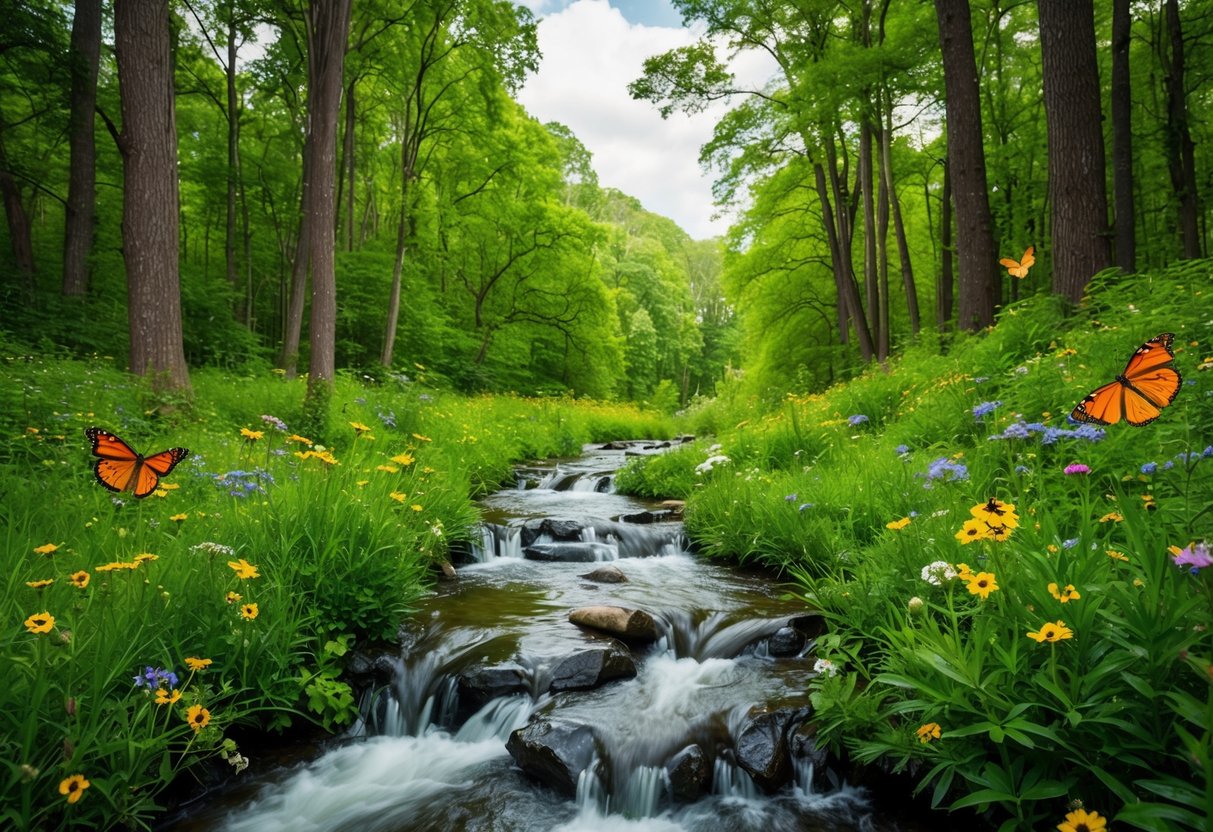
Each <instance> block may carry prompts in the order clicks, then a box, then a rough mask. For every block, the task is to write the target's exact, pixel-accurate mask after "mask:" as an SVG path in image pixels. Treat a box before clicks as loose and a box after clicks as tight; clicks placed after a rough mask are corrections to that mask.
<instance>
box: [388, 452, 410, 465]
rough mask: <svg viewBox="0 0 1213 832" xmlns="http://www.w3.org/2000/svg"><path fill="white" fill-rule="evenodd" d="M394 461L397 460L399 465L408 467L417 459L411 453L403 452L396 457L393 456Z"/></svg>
mask: <svg viewBox="0 0 1213 832" xmlns="http://www.w3.org/2000/svg"><path fill="white" fill-rule="evenodd" d="M392 462H395V463H397V464H399V465H403V466H404V467H406V468H407V467H408V466H410V465H412V464H413V463H414V462H416V459H415V458H414V457H413V456H412V455H411V454H408V453H403V454H396V455H395V456H394V457H392Z"/></svg>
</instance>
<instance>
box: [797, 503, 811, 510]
mask: <svg viewBox="0 0 1213 832" xmlns="http://www.w3.org/2000/svg"><path fill="white" fill-rule="evenodd" d="M812 507H813V504H812V503H801V504H800V508H798V509H796V510H797V511H804V510H805V509H806V508H812Z"/></svg>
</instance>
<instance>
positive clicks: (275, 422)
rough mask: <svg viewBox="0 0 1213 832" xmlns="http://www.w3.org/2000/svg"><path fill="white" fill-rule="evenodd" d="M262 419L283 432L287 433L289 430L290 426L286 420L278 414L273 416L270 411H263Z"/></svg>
mask: <svg viewBox="0 0 1213 832" xmlns="http://www.w3.org/2000/svg"><path fill="white" fill-rule="evenodd" d="M261 421H263V422H265V423H266V424H267V425H269V426H270V427H272V428H273V429H274V430H278V431H282V432H283V433H286V432H287V430H288V428H287V426H286V422H284V421H282V420H281V419H279V418H278V417H277V416H271V415H270V414H268V413H262V414H261Z"/></svg>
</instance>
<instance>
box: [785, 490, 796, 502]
mask: <svg viewBox="0 0 1213 832" xmlns="http://www.w3.org/2000/svg"><path fill="white" fill-rule="evenodd" d="M796 497H797V494H796V492H794V491H793V492H792V493H791V494H789V495H787V496H786V497H784V499H785V500H787V501H788V502H789V503H794V502H796Z"/></svg>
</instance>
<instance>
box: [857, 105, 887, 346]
mask: <svg viewBox="0 0 1213 832" xmlns="http://www.w3.org/2000/svg"><path fill="white" fill-rule="evenodd" d="M872 185H873V182H872V127H871V125H870V124H869V123H868V121H867V119H866V118H865V119H864V120H863V123H862V124H860V126H859V192H860V198H861V199H862V200H863V285H864V292H865V295H866V298H865V299H866V300H867V304H868V314H869V315H871V316H872V317H871V318H870V319H869V323H870V324H871V325H872V330H873V332H872V335H873V337H874V339H875V341H876V358H877V360H880V361H883V360H884V356H883V355H881V347H880V345H881V344H882V343H884V341H885V339H886V338H887V336H886V335H884V334H883V333H882V332H881V325H880V288H879V286H878V285H877V263H876V205H875V203H874V202H873V199H874V194H873V189H872Z"/></svg>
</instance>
